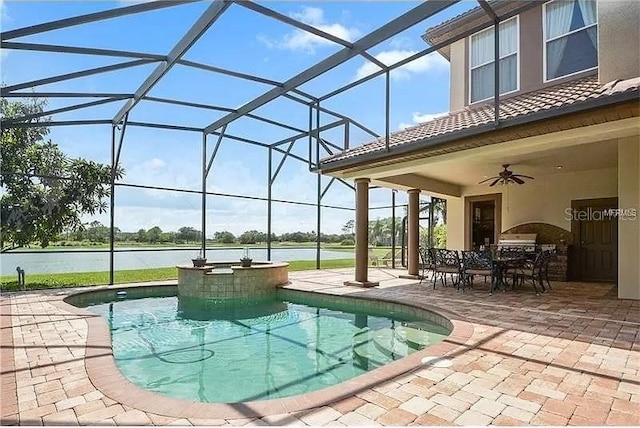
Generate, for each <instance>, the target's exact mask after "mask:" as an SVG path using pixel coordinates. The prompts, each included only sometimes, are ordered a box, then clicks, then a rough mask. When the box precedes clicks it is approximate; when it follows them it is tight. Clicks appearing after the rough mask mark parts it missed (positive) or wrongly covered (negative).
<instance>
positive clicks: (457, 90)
mask: <svg viewBox="0 0 640 428" xmlns="http://www.w3.org/2000/svg"><path fill="white" fill-rule="evenodd" d="M465 46H466V43H465V40H458V41H457V42H455V43H453V44H452V45H451V48H450V55H451V59H450V60H451V74H450V90H449V111H456V110H460V109H461V108H464V106H465V105H467V102H466V93H467V88H466V81H467V79H466V76H465V70H466V60H465V59H466V56H467V52H466V47H465Z"/></svg>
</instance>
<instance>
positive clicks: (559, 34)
mask: <svg viewBox="0 0 640 428" xmlns="http://www.w3.org/2000/svg"><path fill="white" fill-rule="evenodd" d="M544 42H545V43H544V45H545V81H548V80H552V79H557V78H559V77H563V76H569V75H571V74H575V73H579V72H581V71H586V70H590V69H593V68H596V67H597V66H598V14H597V9H596V2H595V1H592V0H555V1H553V2H549V3H546V4H545V5H544Z"/></svg>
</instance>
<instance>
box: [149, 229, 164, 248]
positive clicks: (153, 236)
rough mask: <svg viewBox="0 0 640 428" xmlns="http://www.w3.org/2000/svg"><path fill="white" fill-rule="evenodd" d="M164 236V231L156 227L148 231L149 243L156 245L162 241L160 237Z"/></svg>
mask: <svg viewBox="0 0 640 428" xmlns="http://www.w3.org/2000/svg"><path fill="white" fill-rule="evenodd" d="M161 236H162V229H160V228H159V227H158V226H154V227H152V228H151V229H149V230H147V233H146V239H147V242H151V243H152V244H155V243H157V242H159V241H160V237H161Z"/></svg>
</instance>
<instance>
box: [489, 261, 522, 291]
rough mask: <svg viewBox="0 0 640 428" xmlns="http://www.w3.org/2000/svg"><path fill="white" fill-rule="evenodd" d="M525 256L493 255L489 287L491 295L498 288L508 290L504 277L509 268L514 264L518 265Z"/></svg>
mask: <svg viewBox="0 0 640 428" xmlns="http://www.w3.org/2000/svg"><path fill="white" fill-rule="evenodd" d="M524 260H525V257H503V256H498V255H496V256H492V257H491V271H492V275H491V288H490V289H489V295H491V294H493V290H497V289H499V288H500V287H502V291H503V292H504V291H506V290H507V283H506V281H505V279H504V275H505V272H506V271H507V269H509V268H510V267H513V266H517V265H518V264H519V263H521V262H523V261H524Z"/></svg>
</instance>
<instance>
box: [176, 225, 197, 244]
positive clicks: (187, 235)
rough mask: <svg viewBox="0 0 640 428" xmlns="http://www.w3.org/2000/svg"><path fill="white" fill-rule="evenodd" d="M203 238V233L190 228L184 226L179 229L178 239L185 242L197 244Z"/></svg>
mask: <svg viewBox="0 0 640 428" xmlns="http://www.w3.org/2000/svg"><path fill="white" fill-rule="evenodd" d="M201 238H202V232H200V231H199V230H196V229H195V228H193V227H190V226H184V227H181V228H180V229H178V233H177V234H176V239H177V240H179V241H184V242H197V241H199V240H200V239H201Z"/></svg>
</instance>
